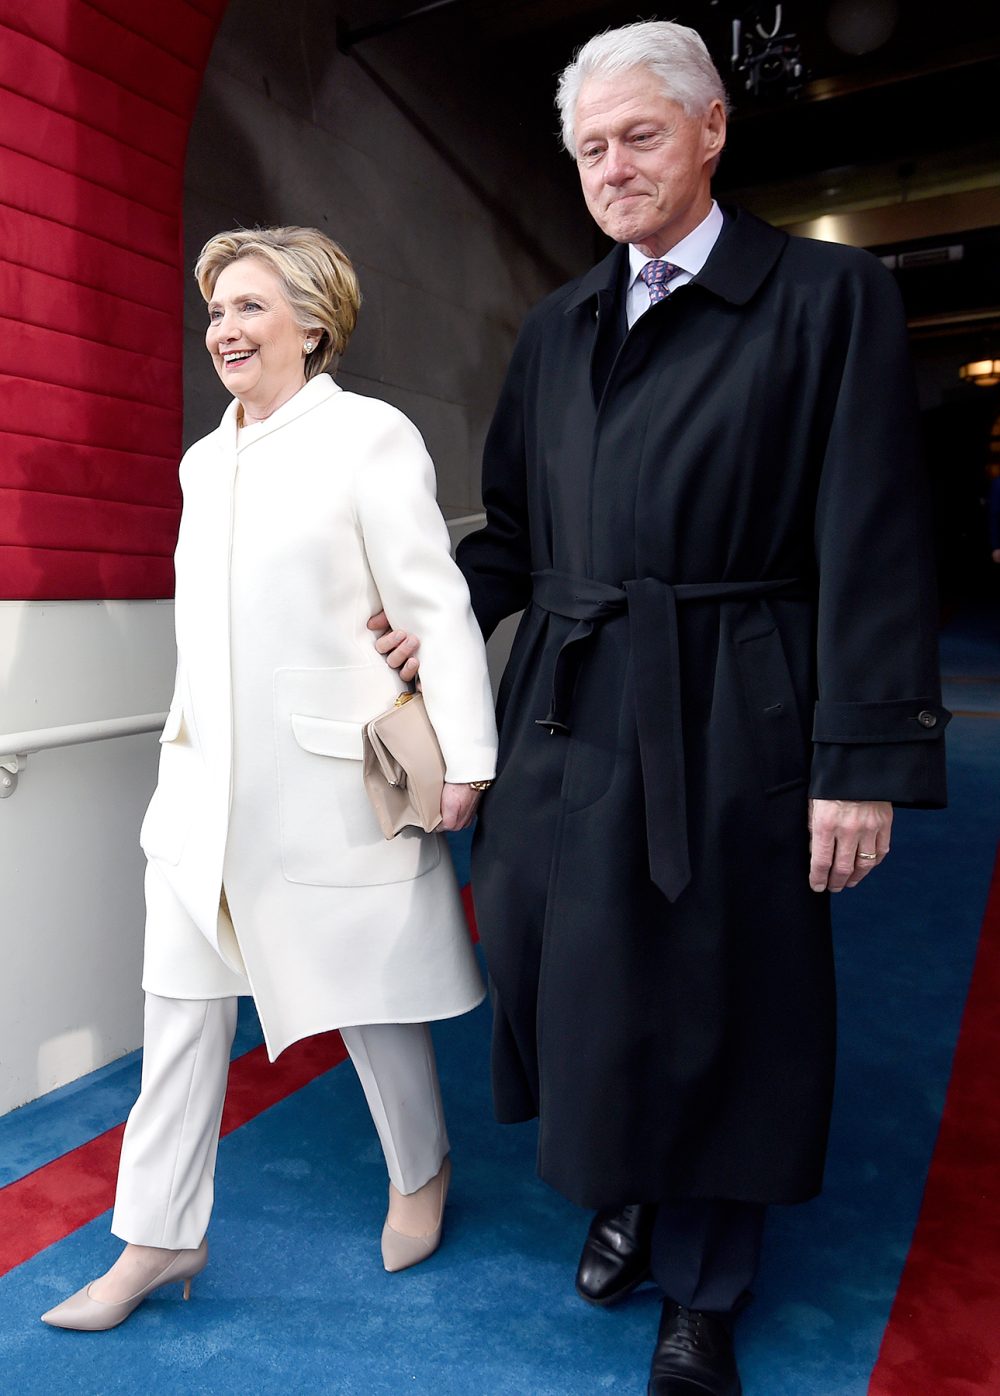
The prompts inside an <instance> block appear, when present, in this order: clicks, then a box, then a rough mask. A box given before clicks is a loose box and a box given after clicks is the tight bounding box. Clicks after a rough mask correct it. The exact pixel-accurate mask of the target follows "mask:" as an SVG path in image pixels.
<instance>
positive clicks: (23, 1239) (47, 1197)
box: [0, 1032, 347, 1275]
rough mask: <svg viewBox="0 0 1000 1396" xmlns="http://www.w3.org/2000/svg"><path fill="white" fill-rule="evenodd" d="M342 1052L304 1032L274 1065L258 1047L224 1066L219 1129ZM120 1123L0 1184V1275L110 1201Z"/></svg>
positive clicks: (337, 1041)
mask: <svg viewBox="0 0 1000 1396" xmlns="http://www.w3.org/2000/svg"><path fill="white" fill-rule="evenodd" d="M346 1055H347V1053H346V1051H345V1049H344V1044H343V1042H342V1041H341V1038H340V1033H338V1032H328V1033H323V1034H322V1035H321V1036H319V1037H310V1038H307V1039H306V1040H305V1041H304V1042H298V1043H296V1044H295V1046H293V1047H289V1049H288V1051H287V1052H283V1053H282V1055H281V1056H280V1057H279V1058H278V1060H277V1061H276V1062H274V1063H273V1064H271V1063H269V1062H268V1060H267V1053H266V1051H265V1049H264V1048H263V1047H255V1048H254V1049H253V1051H251V1052H247V1053H246V1055H245V1056H242V1057H238V1058H237V1059H236V1061H234V1062H233V1064H232V1066H231V1067H230V1068H229V1089H228V1092H227V1094H226V1108H225V1113H224V1114H223V1117H222V1133H223V1134H229V1133H231V1132H232V1130H234V1129H239V1127H240V1125H245V1124H246V1123H247V1122H248V1121H249V1120H252V1119H254V1117H255V1116H257V1115H260V1114H261V1113H262V1112H263V1111H264V1110H267V1109H269V1108H270V1107H271V1106H272V1105H276V1104H277V1103H278V1102H279V1101H280V1100H283V1099H284V1098H285V1096H288V1095H291V1094H292V1092H293V1091H297V1090H300V1089H301V1088H302V1087H303V1086H307V1085H308V1084H309V1082H310V1081H314V1080H315V1079H316V1077H317V1076H321V1075H322V1074H323V1072H324V1071H329V1069H330V1068H331V1067H333V1066H336V1065H337V1063H338V1062H342V1061H343V1060H344V1057H345V1056H346ZM124 1129H125V1126H124V1125H123V1124H121V1125H115V1127H114V1128H113V1129H109V1130H106V1131H105V1133H104V1134H99V1135H98V1136H97V1138H96V1139H90V1140H88V1142H87V1143H86V1144H81V1145H80V1147H79V1148H77V1149H72V1150H70V1152H69V1153H68V1154H63V1155H62V1156H61V1157H60V1158H57V1159H53V1160H52V1162H51V1163H47V1164H46V1165H45V1166H44V1167H43V1168H37V1169H36V1170H35V1172H34V1173H29V1174H28V1175H27V1176H26V1177H24V1178H18V1179H17V1180H16V1182H13V1183H9V1184H8V1185H7V1187H5V1188H2V1189H0V1275H6V1274H7V1272H8V1271H9V1270H13V1268H14V1267H15V1265H23V1264H24V1262H25V1261H26V1260H30V1259H31V1257H32V1256H34V1255H37V1254H38V1252H39V1251H42V1250H44V1249H45V1248H46V1246H51V1245H54V1244H55V1242H56V1241H61V1240H62V1238H63V1237H64V1236H68V1235H69V1234H70V1232H72V1231H76V1230H78V1229H79V1228H80V1227H81V1226H86V1225H87V1223H88V1222H92V1221H93V1220H94V1218H95V1217H99V1216H100V1215H101V1213H102V1212H106V1211H107V1210H108V1208H109V1207H112V1206H113V1205H114V1200H115V1177H116V1175H117V1172H118V1154H119V1151H120V1149H121V1138H122V1133H123V1131H124Z"/></svg>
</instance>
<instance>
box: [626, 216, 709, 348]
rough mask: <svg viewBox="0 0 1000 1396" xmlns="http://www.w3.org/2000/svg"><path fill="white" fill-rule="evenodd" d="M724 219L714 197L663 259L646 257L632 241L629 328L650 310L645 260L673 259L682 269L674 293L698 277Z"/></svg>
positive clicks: (672, 288) (628, 308)
mask: <svg viewBox="0 0 1000 1396" xmlns="http://www.w3.org/2000/svg"><path fill="white" fill-rule="evenodd" d="M723 221H724V220H723V217H722V210H721V209H720V208H719V205H718V204H717V203H716V202H715V200H714V199H713V200H712V207H711V208H710V209H709V211H708V214H707V215H706V217H705V218H703V219H702V221H701V222H700V223H699V224H698V226H697V228H694V229H693V230H692V231H691V232H690V233H688V235H687V237H684V238H681V240H680V242H678V243H676V244H675V245H674V246H673V247H671V248H670V250H669V251H668V252H664V254H663V257H662V258H655V257H647V256H646V254H645V252H640V251H639V249H638V247H635V246H633V245H632V244H629V249H628V264H629V270H630V272H631V276H632V279H631V281H630V282H629V286H628V294H627V296H626V298H625V314H626V316H627V318H628V327H629V329H631V328H632V326H633V325H634V324H635V322H636V320H638V318H639V316H640V315H644V314H645V313H646V311H647V310H648V309H649V287H648V286H647V285H646V283H645V281H643V280H641V279H640V276H639V273H640V272H641V271H642V269H643V267H644V266H645V265H646V263H647V262H653V261H657V260H661V261H664V262H672V263H673V264H674V266H675V267H681V268H682V269H683V270H681V271H680V272H678V274H677V275H676V276H675V277H674V278H673V280H672V281H671V282H670V285H669V289H668V295H669V294H672V293H673V292H674V291H676V290H677V288H678V286H684V285H686V283H687V282H688V281H691V280H692V279H693V278H694V277H696V276H697V275H698V273H699V272H700V271H701V269H702V267H703V266H704V265H705V263H706V262H707V261H708V254H709V253H710V252H711V250H712V248H713V247H714V246H715V244H716V242H717V241H718V237H719V234H720V233H721V232H722V224H723Z"/></svg>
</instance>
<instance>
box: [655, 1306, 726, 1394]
mask: <svg viewBox="0 0 1000 1396" xmlns="http://www.w3.org/2000/svg"><path fill="white" fill-rule="evenodd" d="M742 1392H743V1387H742V1386H741V1385H740V1374H739V1372H738V1371H737V1369H736V1358H735V1356H734V1355H733V1338H732V1334H731V1333H730V1331H729V1322H728V1320H727V1319H726V1318H724V1317H722V1316H720V1315H719V1314H706V1313H702V1312H701V1311H700V1310H699V1309H685V1308H682V1307H681V1305H680V1304H675V1303H674V1302H673V1300H672V1299H667V1300H665V1301H664V1305H663V1317H662V1318H661V1319H660V1332H659V1334H658V1336H657V1339H656V1350H655V1352H654V1353H653V1365H652V1367H651V1369H650V1373H649V1385H648V1386H647V1388H646V1396H742Z"/></svg>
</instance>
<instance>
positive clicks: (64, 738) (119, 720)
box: [0, 712, 167, 800]
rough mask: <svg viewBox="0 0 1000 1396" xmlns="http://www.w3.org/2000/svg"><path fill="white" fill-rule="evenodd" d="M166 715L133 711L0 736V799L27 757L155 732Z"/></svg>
mask: <svg viewBox="0 0 1000 1396" xmlns="http://www.w3.org/2000/svg"><path fill="white" fill-rule="evenodd" d="M166 720H167V714H166V713H165V712H162V713H137V714H136V715H135V716H134V717H105V718H101V719H100V720H99V721H98V722H70V723H66V724H65V725H63V726H62V727H36V728H35V729H34V730H33V731H27V732H8V733H6V734H3V735H0V800H4V799H7V798H8V796H10V795H13V793H14V791H15V790H16V789H17V778H18V776H19V774H20V773H21V771H23V770H24V766H25V762H26V761H27V759H28V757H29V756H33V755H35V753H36V752H39V751H52V750H54V749H55V748H57V747H63V746H82V745H83V744H84V743H86V742H103V741H107V740H108V738H110V737H136V736H139V735H140V734H141V733H143V732H159V731H160V730H161V729H162V727H163V724H164V723H165V722H166Z"/></svg>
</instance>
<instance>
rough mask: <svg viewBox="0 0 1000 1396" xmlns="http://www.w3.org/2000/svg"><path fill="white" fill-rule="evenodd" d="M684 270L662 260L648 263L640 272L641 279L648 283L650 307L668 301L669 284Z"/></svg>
mask: <svg viewBox="0 0 1000 1396" xmlns="http://www.w3.org/2000/svg"><path fill="white" fill-rule="evenodd" d="M683 270H684V268H683V267H675V266H674V264H673V262H664V261H663V260H662V259H658V260H656V261H653V262H647V263H646V265H645V266H644V267H643V268H642V270H641V271H640V272H639V277H640V279H641V280H642V281H645V283H646V287H647V289H648V291H649V303H650V305H656V303H657V302H658V301H665V300H666V299H667V297H668V296H669V295H670V291H669V288H668V285H667V283H668V282H669V281H672V280H673V279H674V277H675V276H678V275H679V274H680V273H681V272H682V271H683Z"/></svg>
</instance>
